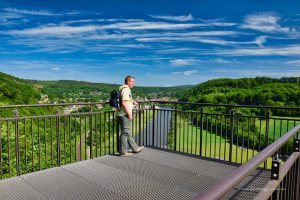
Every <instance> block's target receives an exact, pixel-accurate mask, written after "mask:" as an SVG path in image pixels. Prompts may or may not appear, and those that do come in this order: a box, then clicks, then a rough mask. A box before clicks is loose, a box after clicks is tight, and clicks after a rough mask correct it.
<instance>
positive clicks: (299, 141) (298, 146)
mask: <svg viewBox="0 0 300 200" xmlns="http://www.w3.org/2000/svg"><path fill="white" fill-rule="evenodd" d="M299 149H300V138H295V139H294V152H300V151H299Z"/></svg>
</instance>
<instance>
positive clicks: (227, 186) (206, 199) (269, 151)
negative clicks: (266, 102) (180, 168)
mask: <svg viewBox="0 0 300 200" xmlns="http://www.w3.org/2000/svg"><path fill="white" fill-rule="evenodd" d="M299 130H300V125H298V126H297V127H295V128H293V129H292V130H290V131H289V132H288V133H286V134H285V135H284V136H282V137H281V138H280V139H278V140H276V141H275V142H274V143H273V144H271V145H269V146H268V147H267V148H265V149H264V150H263V151H261V152H260V153H259V154H258V155H256V156H255V157H253V158H252V159H251V160H250V161H248V162H247V163H245V164H243V165H242V166H240V167H239V168H237V169H236V170H234V171H233V172H232V173H231V174H229V175H228V176H226V177H225V178H224V179H223V180H221V181H220V182H218V183H217V184H216V185H215V186H214V187H212V188H211V189H209V190H207V191H206V192H203V193H201V194H199V195H198V196H197V197H196V198H195V199H199V200H216V199H222V198H223V197H224V196H225V195H226V194H227V193H228V192H230V191H231V190H232V189H233V188H234V187H235V186H237V185H238V184H239V183H240V182H241V181H242V180H244V179H245V178H246V177H248V176H249V175H250V174H251V173H252V172H253V171H254V170H255V169H257V168H258V167H259V165H260V164H261V163H262V162H264V161H266V159H267V158H269V157H270V156H272V155H274V154H275V153H276V152H277V151H278V150H279V149H280V147H282V146H283V145H284V144H286V142H287V141H288V140H289V139H290V138H294V136H295V135H296V134H297V133H298V131H299ZM294 143H295V146H294V148H295V149H294V151H295V152H294V153H293V154H292V155H291V156H290V157H289V159H288V160H287V161H286V163H285V165H284V166H285V168H284V170H282V171H281V172H280V173H279V168H280V161H278V160H276V161H273V164H272V173H271V178H272V179H275V180H277V182H276V184H277V185H278V184H279V183H280V182H281V181H280V180H279V181H278V177H280V179H281V180H282V179H283V178H284V177H285V175H286V174H287V172H288V171H289V170H290V169H291V167H292V166H293V167H294V171H293V172H291V173H293V174H295V175H296V176H295V177H292V179H293V180H292V181H290V180H289V182H290V184H291V185H289V187H287V184H284V185H282V186H284V187H283V188H280V189H279V190H276V188H277V187H278V186H276V184H275V187H274V185H272V186H271V188H270V186H267V187H265V188H262V192H261V193H260V194H258V196H257V197H256V199H268V197H269V195H272V194H273V193H274V196H277V194H278V193H280V192H282V190H288V191H290V189H292V191H293V193H294V194H295V193H297V191H299V183H300V179H299V178H297V176H299V159H300V157H299V139H294ZM288 178H291V177H288ZM272 183H273V182H271V183H270V182H269V183H268V185H270V184H272ZM297 188H298V190H297ZM264 189H271V190H270V191H267V192H266V190H264ZM285 193H286V194H288V192H285ZM297 195H298V197H299V193H298V194H297ZM297 195H296V196H297ZM296 196H293V198H279V199H299V198H294V197H296ZM276 199H277V198H276Z"/></svg>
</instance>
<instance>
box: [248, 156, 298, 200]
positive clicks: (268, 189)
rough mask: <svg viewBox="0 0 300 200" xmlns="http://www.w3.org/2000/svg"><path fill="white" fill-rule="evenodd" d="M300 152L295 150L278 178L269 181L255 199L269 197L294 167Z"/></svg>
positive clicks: (259, 199)
mask: <svg viewBox="0 0 300 200" xmlns="http://www.w3.org/2000/svg"><path fill="white" fill-rule="evenodd" d="M299 155H300V153H299V152H294V153H293V154H292V155H291V156H290V157H289V158H288V160H287V161H286V162H285V163H284V166H283V168H282V169H281V170H280V172H279V176H278V177H279V179H278V180H271V181H269V182H268V183H267V184H266V185H265V186H264V188H263V189H262V190H261V191H260V192H259V193H258V195H256V197H255V199H254V200H261V199H268V198H269V197H270V196H271V195H272V193H273V191H274V190H275V189H276V188H277V187H278V186H279V184H280V183H281V181H282V180H283V178H284V177H285V176H286V175H287V173H288V172H289V171H290V169H291V168H292V166H293V164H294V163H295V162H296V161H297V159H299Z"/></svg>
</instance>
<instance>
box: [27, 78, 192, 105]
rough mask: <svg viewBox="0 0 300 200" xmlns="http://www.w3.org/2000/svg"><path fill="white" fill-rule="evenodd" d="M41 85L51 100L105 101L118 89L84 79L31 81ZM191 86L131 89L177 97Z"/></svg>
mask: <svg viewBox="0 0 300 200" xmlns="http://www.w3.org/2000/svg"><path fill="white" fill-rule="evenodd" d="M33 83H35V84H37V85H40V86H42V89H41V92H42V93H43V94H47V95H48V96H49V99H51V100H52V101H61V100H62V99H64V100H67V101H93V102H95V101H99V100H101V101H106V100H107V99H108V98H109V96H110V92H111V91H112V90H115V89H118V88H119V85H116V84H107V83H90V82H84V81H71V80H60V81H33ZM190 88H192V86H178V87H139V86H136V87H134V88H133V89H132V92H133V95H134V96H135V97H137V96H139V97H141V98H144V97H147V98H157V97H158V98H160V97H174V98H178V97H179V95H180V94H182V93H183V92H185V91H187V90H188V89H190Z"/></svg>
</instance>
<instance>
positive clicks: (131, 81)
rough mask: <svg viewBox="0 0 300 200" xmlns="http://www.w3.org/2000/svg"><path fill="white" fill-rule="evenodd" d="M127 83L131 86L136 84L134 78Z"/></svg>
mask: <svg viewBox="0 0 300 200" xmlns="http://www.w3.org/2000/svg"><path fill="white" fill-rule="evenodd" d="M127 85H128V87H129V88H133V86H134V85H135V79H134V78H130V79H129V80H128V81H127Z"/></svg>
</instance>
